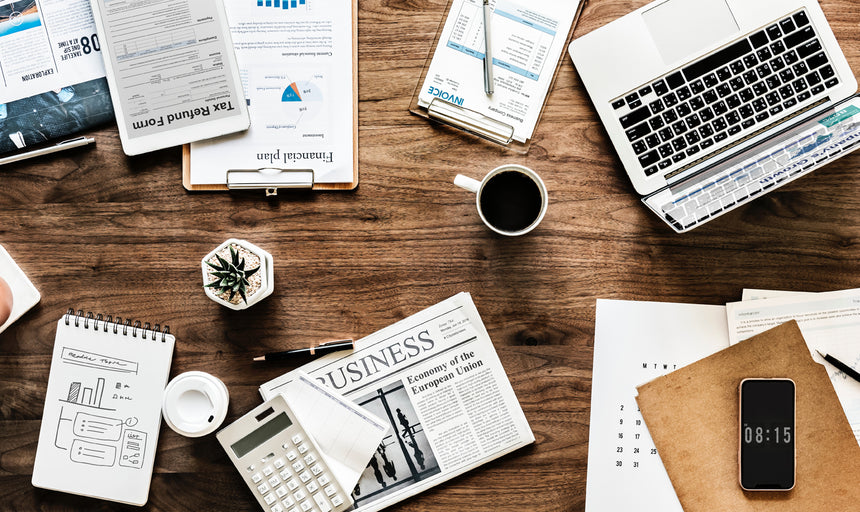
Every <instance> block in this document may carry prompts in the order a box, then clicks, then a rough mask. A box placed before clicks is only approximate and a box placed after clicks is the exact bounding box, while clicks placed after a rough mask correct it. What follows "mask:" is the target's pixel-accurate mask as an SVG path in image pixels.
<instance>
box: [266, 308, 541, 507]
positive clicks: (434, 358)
mask: <svg viewBox="0 0 860 512" xmlns="http://www.w3.org/2000/svg"><path fill="white" fill-rule="evenodd" d="M299 370H301V371H303V372H305V373H307V374H308V375H310V376H311V377H313V378H315V379H316V380H317V381H318V382H320V383H322V384H324V385H326V386H329V387H331V388H333V389H336V390H337V391H338V392H340V393H342V394H343V395H344V396H346V397H347V398H349V399H351V400H353V401H354V402H355V403H356V404H358V405H359V406H361V407H364V408H365V409H367V410H368V411H370V412H372V413H374V414H376V415H377V416H379V417H380V418H383V419H386V420H387V421H388V422H389V424H390V426H391V431H390V432H389V434H388V435H387V436H386V437H385V438H384V439H383V440H382V443H380V445H379V447H378V448H377V450H376V454H375V455H374V456H373V458H372V459H371V460H370V463H369V464H368V466H367V468H366V469H365V470H364V472H363V473H362V475H361V479H360V480H359V482H358V485H356V486H355V488H354V489H353V491H352V498H353V500H354V501H355V509H356V510H360V511H362V512H373V511H376V510H380V509H382V508H385V507H387V506H389V505H392V504H393V503H396V502H398V501H401V500H403V499H405V498H407V497H409V496H413V495H415V494H417V493H419V492H422V491H424V490H425V489H428V488H430V487H433V486H434V485H437V484H440V483H442V482H444V481H446V480H449V479H451V478H453V477H455V476H457V475H460V474H462V473H465V472H466V471H468V470H470V469H473V468H475V467H477V466H480V465H481V464H484V463H486V462H489V461H491V460H493V459H496V458H498V457H501V456H502V455H505V454H507V453H509V452H512V451H514V450H516V449H517V448H521V447H523V446H526V445H528V444H531V443H533V442H534V434H532V431H531V429H530V428H529V425H528V422H527V421H526V418H525V415H524V414H523V411H522V408H521V407H520V405H519V402H518V401H517V398H516V396H515V395H514V391H513V389H512V388H511V384H510V382H509V381H508V378H507V375H506V374H505V371H504V369H503V368H502V365H501V362H500V361H499V357H498V355H497V354H496V350H495V348H494V347H493V343H492V341H491V340H490V336H489V334H488V333H487V330H486V328H484V324H483V322H481V317H480V316H479V315H478V311H477V309H476V308H475V304H474V303H473V302H472V298H471V296H470V295H469V294H468V293H460V294H457V295H455V296H453V297H451V298H449V299H447V300H445V301H443V302H440V303H439V304H436V305H435V306H432V307H430V308H427V309H425V310H424V311H421V312H420V313H417V314H415V315H413V316H410V317H409V318H406V319H404V320H401V321H400V322H397V323H395V324H393V325H391V326H389V327H387V328H385V329H382V330H381V331H378V332H376V333H374V334H371V335H370V336H368V337H366V338H363V339H361V340H358V341H357V342H356V348H355V350H354V351H351V352H348V353H346V355H344V353H333V354H329V355H328V356H325V357H322V358H320V359H317V360H315V361H313V362H311V363H309V364H307V365H305V366H303V367H301V368H300V369H298V370H295V371H292V372H290V373H287V374H286V375H283V376H281V377H278V378H276V379H274V380H271V381H269V382H267V383H265V384H263V385H262V386H261V387H260V394H261V395H262V396H263V398H264V399H266V400H268V399H269V398H271V397H272V396H275V395H276V394H278V393H280V392H281V391H282V390H283V389H284V388H285V387H286V385H287V384H288V383H289V382H291V381H292V380H294V379H296V378H297V377H298V372H299Z"/></svg>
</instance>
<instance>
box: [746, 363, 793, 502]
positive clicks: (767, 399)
mask: <svg viewBox="0 0 860 512" xmlns="http://www.w3.org/2000/svg"><path fill="white" fill-rule="evenodd" d="M739 393H740V407H739V426H740V429H739V434H740V435H739V444H738V446H739V447H738V466H739V472H740V475H739V479H740V484H741V487H742V488H743V489H744V490H745V491H789V490H791V489H793V488H794V473H795V430H794V425H795V406H794V405H795V388H794V381H792V380H791V379H744V380H743V381H741V384H740V389H739Z"/></svg>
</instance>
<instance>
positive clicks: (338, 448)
mask: <svg viewBox="0 0 860 512" xmlns="http://www.w3.org/2000/svg"><path fill="white" fill-rule="evenodd" d="M282 394H283V395H284V398H285V399H286V400H287V404H289V406H290V409H292V410H293V412H294V413H295V414H296V416H297V417H298V418H299V421H300V422H301V424H302V426H303V427H304V428H305V431H306V432H308V433H309V434H310V435H312V436H314V440H315V441H316V442H317V444H318V445H319V447H320V451H321V453H322V456H323V458H324V459H325V462H326V464H327V465H328V467H329V468H330V469H331V472H332V474H333V475H334V477H335V478H336V479H337V481H338V483H340V486H341V488H343V489H344V490H346V491H351V490H352V489H353V487H355V485H356V484H357V483H358V480H359V479H360V478H361V473H362V472H364V468H365V467H366V466H367V462H368V461H369V460H370V458H371V457H372V456H373V454H374V453H375V452H376V448H377V447H378V446H379V443H381V442H382V439H383V438H384V437H385V435H386V434H387V433H388V424H387V423H385V422H383V421H382V420H381V419H379V418H378V417H376V416H375V415H373V414H371V413H370V412H368V411H366V410H364V409H362V408H361V407H358V406H357V405H355V404H353V403H352V402H351V401H349V400H347V399H345V398H344V397H343V396H341V395H340V394H338V393H337V392H335V391H333V390H331V389H330V388H326V387H324V386H321V385H319V384H318V383H316V382H314V380H313V379H312V378H310V377H309V376H308V375H307V374H305V373H304V372H299V376H298V378H297V379H295V380H293V381H292V382H290V383H289V384H288V385H287V386H286V388H285V390H284V391H283V392H282Z"/></svg>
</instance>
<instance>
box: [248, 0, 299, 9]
mask: <svg viewBox="0 0 860 512" xmlns="http://www.w3.org/2000/svg"><path fill="white" fill-rule="evenodd" d="M310 1H311V0H257V7H274V8H275V9H298V8H300V7H301V8H304V9H305V10H310V3H309V2H310Z"/></svg>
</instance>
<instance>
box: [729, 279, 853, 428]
mask: <svg viewBox="0 0 860 512" xmlns="http://www.w3.org/2000/svg"><path fill="white" fill-rule="evenodd" d="M770 293H771V294H775V295H778V294H779V292H770ZM726 313H727V315H728V324H729V337H730V340H731V343H732V344H735V343H738V342H740V341H742V340H745V339H747V338H749V337H751V336H754V335H756V334H758V333H760V332H763V331H766V330H767V329H770V328H771V327H775V326H777V325H779V324H782V323H785V322H787V321H789V320H792V319H793V320H797V324H798V326H800V331H801V333H803V338H804V339H805V340H806V344H807V346H808V347H809V350H810V353H811V354H812V358H813V359H814V360H815V361H816V362H818V363H820V364H823V365H824V367H825V368H826V369H827V373H828V375H830V380H831V382H833V388H834V389H835V390H836V396H838V397H839V402H840V403H841V404H842V408H843V409H844V410H845V415H846V416H847V417H848V422H849V423H850V424H851V428H852V430H853V431H854V436H855V437H856V438H857V442H858V443H860V382H857V381H855V380H853V379H851V378H850V377H848V376H847V375H845V373H843V372H842V371H839V370H837V369H836V368H835V367H834V366H832V365H831V364H830V363H827V362H826V361H824V359H823V358H822V357H821V356H819V355H818V354H817V353H816V352H815V351H816V349H817V350H820V351H821V352H822V353H824V354H830V355H831V356H833V357H835V358H836V359H838V360H840V361H842V362H844V363H845V364H847V365H848V366H850V367H852V368H854V369H857V370H860V289H853V290H842V291H836V292H823V293H815V294H803V295H795V294H792V295H790V296H782V297H776V298H770V299H760V300H752V301H743V302H733V303H729V304H727V305H726Z"/></svg>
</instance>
